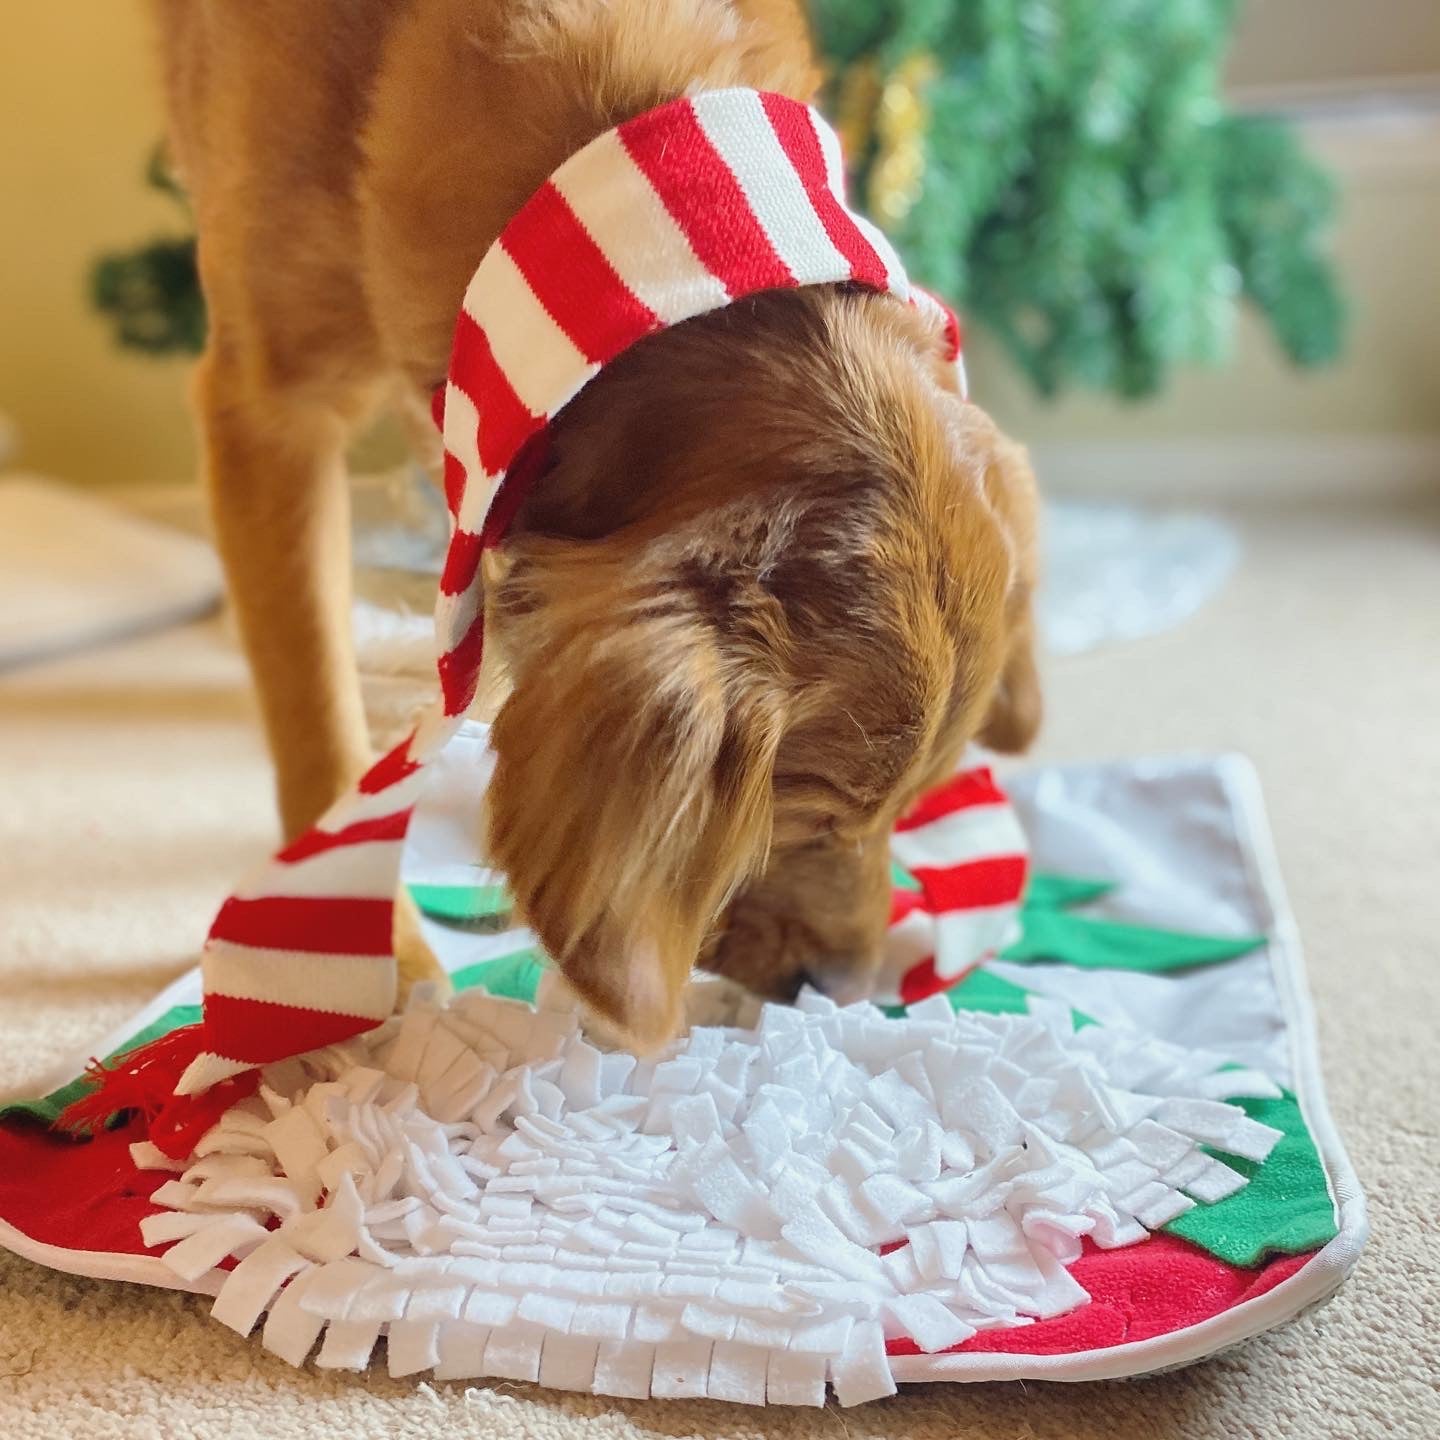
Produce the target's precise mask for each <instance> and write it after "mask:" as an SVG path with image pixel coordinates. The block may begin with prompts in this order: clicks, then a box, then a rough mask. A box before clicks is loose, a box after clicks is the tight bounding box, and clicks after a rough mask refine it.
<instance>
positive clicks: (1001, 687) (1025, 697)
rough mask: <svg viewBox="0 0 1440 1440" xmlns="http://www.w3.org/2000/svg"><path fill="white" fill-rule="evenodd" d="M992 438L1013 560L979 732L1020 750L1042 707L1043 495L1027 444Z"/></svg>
mask: <svg viewBox="0 0 1440 1440" xmlns="http://www.w3.org/2000/svg"><path fill="white" fill-rule="evenodd" d="M994 443H995V449H994V452H993V455H992V457H991V463H990V464H989V465H988V466H987V467H986V470H985V493H986V495H987V496H988V498H989V500H990V503H991V505H992V506H993V507H994V509H995V513H996V514H997V515H998V516H999V517H1000V520H1001V523H1002V525H1003V526H1004V529H1005V532H1006V536H1007V539H1008V541H1009V544H1010V549H1011V554H1012V556H1013V565H1012V573H1011V578H1010V588H1009V593H1008V594H1007V596H1006V599H1005V658H1004V661H1003V663H1002V666H1001V671H1000V682H999V684H998V685H997V687H996V689H995V697H994V699H993V700H992V701H991V704H990V710H989V713H988V714H987V715H986V717H985V724H984V726H983V728H982V729H981V731H980V737H979V738H980V742H981V743H982V744H983V745H988V746H989V747H990V748H991V749H992V750H998V751H1000V752H1001V753H1002V754H1005V755H1018V754H1019V753H1020V752H1021V751H1023V750H1027V749H1029V747H1030V745H1031V743H1032V742H1033V741H1034V739H1035V736H1036V734H1037V733H1038V732H1039V729H1040V721H1041V718H1042V714H1043V710H1044V704H1043V701H1042V698H1041V690H1040V670H1039V667H1038V665H1037V663H1036V657H1035V614H1034V596H1035V587H1036V583H1037V579H1038V574H1037V572H1038V568H1039V565H1038V558H1037V550H1038V538H1037V535H1036V527H1037V524H1038V514H1037V512H1038V509H1039V500H1038V497H1037V495H1036V488H1035V473H1034V471H1033V469H1032V468H1031V465H1030V457H1029V456H1028V455H1027V454H1026V452H1025V450H1024V449H1023V447H1021V446H1019V445H1016V444H1014V443H1013V442H1012V441H1010V440H1007V439H1005V438H1004V437H1002V436H1000V435H999V434H998V433H997V434H996V435H995V437H994Z"/></svg>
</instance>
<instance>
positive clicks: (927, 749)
mask: <svg viewBox="0 0 1440 1440" xmlns="http://www.w3.org/2000/svg"><path fill="white" fill-rule="evenodd" d="M940 351H941V345H940V341H939V337H938V335H937V334H935V333H934V331H933V329H932V328H931V327H930V325H929V324H928V322H927V321H925V320H924V319H922V318H921V317H920V316H918V315H916V314H915V313H913V312H912V311H910V310H909V309H907V308H906V307H904V306H901V305H899V304H898V303H896V302H894V301H892V300H890V299H889V298H887V297H882V296H871V295H865V294H858V293H853V292H848V291H824V290H816V291H802V292H796V293H785V294H780V295H767V296H763V297H760V298H758V299H756V300H754V301H751V302H748V303H746V304H743V305H739V306H734V307H731V308H730V309H728V310H725V311H721V312H718V313H717V314H715V315H711V316H707V317H704V318H702V319H700V320H696V321H691V322H689V323H688V324H685V325H682V326H679V327H677V328H676V329H674V330H671V331H668V332H666V333H664V334H662V335H659V336H656V337H654V338H653V339H651V340H648V341H645V342H643V343H641V344H640V345H638V346H636V347H635V348H634V349H633V350H632V351H631V352H629V353H628V354H627V355H625V356H623V357H622V358H621V359H620V360H618V361H616V362H615V363H614V364H613V365H612V366H611V367H610V368H609V369H608V370H607V372H606V373H605V374H604V375H603V376H601V377H600V378H599V379H598V380H597V381H595V382H594V383H593V384H592V385H591V386H590V387H589V389H587V390H586V391H585V392H584V393H582V395H581V396H580V397H579V398H578V399H577V400H576V401H575V402H574V403H573V404H572V406H571V407H570V408H569V409H568V410H567V411H566V413H565V415H564V416H562V418H561V421H560V422H559V424H558V425H557V426H556V430H555V434H554V436H553V451H552V463H551V467H550V470H549V472H548V473H547V474H546V475H545V476H544V477H543V478H542V479H541V480H540V482H539V483H538V484H537V485H536V487H535V491H534V493H533V495H532V497H531V499H530V500H529V501H527V503H526V505H525V506H524V508H523V509H522V511H521V514H520V517H519V519H518V522H517V524H516V526H515V529H514V531H513V532H512V539H511V540H510V541H509V542H508V543H507V546H506V549H505V552H504V555H503V557H501V559H500V561H499V562H498V564H497V565H496V566H495V567H494V569H493V571H492V574H491V577H490V580H491V584H490V592H489V593H490V595H491V603H490V607H489V615H490V624H491V627H492V628H491V632H490V633H491V635H492V637H493V638H494V641H495V643H496V644H497V645H498V646H499V648H500V651H501V653H502V655H503V657H504V659H505V662H506V665H507V668H508V670H509V678H510V684H511V690H510V693H509V697H508V699H507V700H506V702H505V704H504V706H503V708H502V709H501V711H500V714H499V716H498V719H497V721H496V725H495V730H494V743H495V748H496V752H497V756H498V759H497V765H496V770H495V777H494V781H493V783H492V786H491V790H490V797H489V807H490V811H489V829H490V843H491V848H492V853H493V854H494V855H495V857H496V859H497V861H498V863H500V864H501V865H502V866H503V867H504V868H505V869H506V871H507V872H508V874H509V876H510V880H511V883H512V886H513V888H514V891H515V893H516V896H517V899H518V901H519V904H520V906H521V908H522V910H523V912H524V914H525V916H526V917H527V919H528V920H529V921H530V923H531V924H532V925H533V926H534V927H535V929H536V930H537V931H538V933H539V935H540V937H541V939H542V940H543V941H544V943H545V945H546V947H547V949H549V951H550V952H551V953H552V954H553V955H554V956H555V957H556V958H557V960H558V962H559V964H560V966H561V968H562V969H563V971H564V973H565V975H566V976H567V978H568V979H569V981H570V982H571V984H572V985H573V986H574V987H575V989H576V990H577V991H578V992H579V993H580V994H581V996H582V997H583V998H584V999H585V1000H586V1001H587V1002H588V1003H589V1005H590V1006H591V1007H592V1008H593V1009H594V1010H595V1011H597V1012H598V1013H599V1014H600V1015H601V1016H602V1017H604V1018H605V1019H606V1020H608V1021H609V1022H610V1023H611V1024H612V1025H613V1026H614V1027H615V1028H616V1029H617V1030H618V1031H619V1032H620V1033H621V1034H622V1035H623V1036H624V1037H625V1038H626V1039H628V1040H629V1041H630V1042H631V1043H633V1044H636V1045H639V1046H642V1047H643V1046H652V1045H655V1044H658V1043H661V1042H663V1041H664V1040H666V1039H668V1038H669V1037H670V1036H671V1035H672V1034H673V1033H674V1032H675V1030H676V1028H677V1027H678V1024H679V1021H680V1015H681V1006H682V992H683V988H684V985H685V981H686V978H687V976H688V974H689V971H690V968H691V966H692V965H693V964H694V963H696V961H697V959H701V958H702V957H703V960H704V963H706V964H707V965H708V966H709V967H710V968H713V969H716V970H718V971H720V972H721V973H724V974H727V975H729V976H731V977H732V978H734V979H737V980H739V981H741V982H742V983H744V984H746V985H747V986H749V987H750V988H751V989H753V990H756V991H757V992H759V993H761V994H766V995H773V996H788V995H793V994H794V993H795V991H796V990H797V989H798V987H799V986H800V984H802V983H804V982H805V981H810V982H812V983H814V984H816V985H817V986H819V987H820V988H822V989H826V990H829V991H830V992H832V993H834V994H837V995H842V996H846V997H849V996H853V995H859V994H862V993H865V991H866V990H867V988H868V985H869V982H870V980H871V979H872V978H873V976H874V973H875V971H876V969H877V967H878V965H879V961H880V954H881V945H882V942H883V938H884V931H885V925H886V919H887V914H888V904H889V893H890V887H889V871H888V851H887V844H886V841H887V837H888V835H889V832H890V829H891V827H892V826H893V824H894V821H895V820H896V818H897V817H898V816H899V815H900V814H901V813H902V811H903V810H904V809H905V808H906V807H907V806H908V805H909V804H910V803H911V802H912V801H913V800H914V799H915V798H916V797H917V796H918V795H919V794H920V793H921V792H922V791H923V790H924V789H925V788H926V787H927V786H929V785H932V784H934V783H935V782H937V781H938V780H939V779H941V778H942V777H943V776H944V775H945V774H947V773H948V772H949V771H950V770H952V769H953V768H954V767H955V765H956V763H957V761H958V759H959V757H960V754H961V751H962V750H963V748H964V746H965V744H966V743H967V742H968V741H970V740H972V739H975V738H977V737H980V738H983V739H985V740H986V741H988V742H989V743H992V744H994V745H996V746H998V747H999V748H1004V749H1016V748H1022V747H1023V746H1024V745H1025V744H1027V743H1028V741H1029V739H1030V737H1031V736H1032V734H1033V732H1034V730H1035V728H1036V725H1037V723H1038V716H1039V697H1038V688H1037V684H1036V678H1035V672H1034V662H1033V658H1032V654H1031V635H1030V603H1029V600H1030V587H1031V585H1032V583H1033V528H1034V505H1035V502H1034V494H1033V486H1032V482H1031V478H1030V474H1029V471H1028V468H1027V466H1026V464H1025V461H1024V458H1023V455H1022V454H1021V452H1019V451H1018V450H1017V449H1015V448H1014V447H1012V446H1010V445H1009V444H1008V443H1007V442H1006V441H1005V440H1003V439H1002V438H1001V437H1000V436H999V434H998V433H997V432H996V430H995V428H994V427H993V425H992V424H991V423H990V422H989V420H988V419H986V417H985V416H984V415H983V414H982V413H981V412H980V411H979V410H978V409H976V408H975V407H974V406H971V405H967V404H964V403H962V402H961V400H960V399H959V397H958V395H957V394H956V393H955V390H954V381H953V376H952V374H951V372H950V371H949V369H948V367H947V366H946V364H945V363H944V361H943V360H942V358H941V354H940Z"/></svg>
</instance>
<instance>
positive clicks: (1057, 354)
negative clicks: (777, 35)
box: [812, 0, 1342, 396]
mask: <svg viewBox="0 0 1440 1440" xmlns="http://www.w3.org/2000/svg"><path fill="white" fill-rule="evenodd" d="M812 12H813V15H814V19H815V24H816V28H817V32H818V38H819V41H820V45H821V48H822V50H823V52H824V53H825V54H826V56H827V57H828V58H829V61H830V63H831V66H832V78H831V82H830V86H829V90H830V94H829V105H830V108H831V111H832V113H834V114H836V115H837V116H838V117H839V119H840V120H841V123H842V126H843V127H844V129H845V131H846V139H847V142H848V145H847V150H848V153H849V157H850V163H851V165H852V168H853V172H854V179H855V181H856V182H857V184H858V186H859V198H860V199H861V201H862V203H863V204H864V205H865V206H866V207H867V208H868V209H869V210H870V211H871V213H872V214H873V215H874V216H875V218H876V219H877V220H879V221H880V223H881V224H882V225H883V226H884V227H885V228H886V229H887V230H888V231H889V233H890V234H891V236H892V237H893V238H894V240H895V241H896V243H897V245H898V247H899V249H900V250H901V251H902V253H903V254H904V256H905V259H906V263H907V265H908V266H909V267H910V268H911V270H912V272H913V273H914V274H915V276H916V278H917V279H919V280H921V281H922V282H924V283H927V284H929V285H930V286H932V287H933V288H934V289H936V290H939V291H941V292H943V293H945V294H946V295H948V296H949V297H950V298H952V299H953V300H955V301H956V302H958V303H959V305H960V306H961V307H962V308H963V310H964V312H965V313H966V315H967V317H968V318H969V319H970V320H971V321H972V322H978V323H981V324H983V325H985V326H986V327H988V328H989V329H990V330H992V331H993V332H994V333H996V334H997V335H998V336H999V337H1000V339H1001V340H1002V341H1003V342H1004V344H1005V346H1006V348H1007V349H1008V350H1009V352H1010V353H1011V355H1013V357H1014V358H1015V360H1016V361H1017V363H1018V364H1019V365H1020V366H1021V368H1022V369H1023V370H1024V372H1025V373H1026V374H1027V375H1028V376H1029V378H1030V379H1031V381H1032V382H1033V383H1034V384H1035V385H1036V387H1037V388H1038V389H1039V390H1040V391H1041V392H1042V393H1044V394H1047V395H1050V394H1055V393H1057V392H1058V391H1060V390H1061V389H1062V388H1064V387H1065V386H1067V385H1081V386H1084V387H1087V388H1091V389H1097V390H1111V391H1115V392H1118V393H1120V394H1122V395H1132V396H1138V395H1147V394H1150V393H1152V392H1153V391H1154V390H1156V389H1157V388H1159V386H1160V384H1161V383H1162V381H1163V380H1164V379H1165V377H1166V375H1167V373H1168V372H1169V370H1170V369H1171V368H1172V367H1173V366H1175V365H1176V364H1182V363H1187V362H1200V363H1211V364H1213V363H1217V362H1219V361H1221V360H1223V359H1224V358H1225V357H1226V356H1227V354H1228V350H1229V342H1230V336H1231V329H1232V326H1233V323H1234V317H1235V312H1236V308H1237V307H1236V301H1237V299H1238V298H1239V297H1240V296H1242V295H1243V296H1244V297H1245V298H1247V299H1249V300H1250V301H1252V302H1253V303H1254V304H1255V305H1256V306H1257V307H1258V308H1259V309H1260V311H1261V312H1262V313H1263V314H1264V315H1265V316H1266V317H1267V318H1268V320H1269V322H1270V324H1271V326H1272V328H1273V330H1274V332H1275V335H1276V337H1277V339H1278V340H1279V342H1280V344H1281V345H1282V347H1283V348H1284V350H1285V352H1286V353H1287V354H1288V355H1289V356H1290V357H1291V359H1292V360H1294V361H1296V362H1297V363H1299V364H1302V365H1314V364H1319V363H1322V362H1324V361H1326V360H1329V359H1330V358H1332V357H1333V356H1334V355H1335V353H1336V352H1337V350H1338V348H1339V345H1340V338H1341V330H1342V312H1341V305H1340V300H1339V297H1338V294H1337V291H1336V286H1335V281H1334V277H1333V275H1332V272H1331V270H1330V267H1329V265H1328V263H1327V261H1326V259H1325V256H1324V248H1323V238H1324V232H1325V230H1326V227H1327V224H1328V222H1329V219H1330V215H1331V210H1332V196H1331V189H1330V186H1329V184H1328V182H1327V180H1326V178H1325V176H1324V175H1323V174H1322V173H1321V172H1320V171H1319V170H1318V169H1317V168H1316V167H1315V166H1313V165H1312V164H1311V163H1310V162H1309V161H1307V160H1306V159H1305V157H1304V156H1303V155H1302V154H1301V153H1300V150H1299V148H1298V146H1297V145H1296V143H1295V140H1294V138H1293V136H1292V135H1291V133H1290V131H1289V130H1288V129H1287V128H1286V127H1285V126H1283V125H1281V124H1279V123H1277V122H1275V121H1272V120H1268V119H1261V118H1255V117H1248V116H1239V115H1231V114H1227V113H1226V111H1225V107H1224V103H1223V101H1222V98H1221V94H1220V70H1221V63H1222V60H1223V58H1224V54H1225V49H1226V45H1227V42H1228V39H1229V36H1230V33H1231V30H1232V27H1233V23H1234V16H1235V4H1234V0H812Z"/></svg>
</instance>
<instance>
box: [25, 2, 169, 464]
mask: <svg viewBox="0 0 1440 1440" xmlns="http://www.w3.org/2000/svg"><path fill="white" fill-rule="evenodd" d="M158 91H159V86H158V80H157V77H156V67H155V65H154V63H153V56H152V54H151V46H150V37H149V33H148V27H147V16H146V15H145V13H144V11H143V9H142V7H141V6H140V4H139V3H138V0H79V3H77V4H55V3H47V0H33V3H24V4H14V5H7V6H6V7H5V20H4V37H3V40H0V411H4V412H6V413H8V414H9V416H10V417H11V419H12V420H13V421H14V422H15V423H16V426H17V428H18V430H19V432H20V437H19V438H20V452H19V455H18V457H17V463H19V464H23V465H24V466H26V467H27V468H29V469H34V470H41V471H44V472H46V473H49V474H53V475H56V476H60V477H63V478H65V479H69V480H76V481H83V482H85V483H89V484H97V485H99V484H109V483H114V482H120V481H126V482H140V481H155V480H170V479H181V478H185V477H187V476H189V475H190V474H191V473H192V472H193V470H194V461H193V445H192V441H191V431H190V422H189V419H188V415H187V411H186V405H185V394H184V390H185V376H186V367H185V365H183V364H181V363H179V362H176V361H158V360H151V359H147V358H145V357H143V356H136V355H132V354H129V353H124V352H121V351H118V350H117V349H116V348H115V347H114V346H113V345H112V343H111V341H110V338H109V335H108V333H107V331H106V328H105V326H104V325H103V324H102V323H101V321H100V318H99V317H98V316H96V315H95V314H94V313H93V312H92V311H91V309H90V308H89V303H88V301H87V299H86V293H85V292H86V285H87V275H88V268H89V265H90V262H91V260H92V259H93V258H94V256H95V255H96V254H97V253H98V252H100V251H103V250H107V249H111V248H124V247H128V246H130V245H133V244H135V243H137V242H140V241H144V240H146V239H148V238H150V237H151V236H153V235H157V234H163V233H165V232H167V231H171V230H176V229H179V228H181V227H182V226H183V216H182V215H181V214H180V213H179V212H178V211H177V210H176V209H175V208H174V206H173V204H172V202H170V201H168V200H166V199H165V198H164V197H163V196H157V195H154V194H152V193H151V192H150V191H149V190H147V189H146V188H145V186H144V185H143V183H142V178H143V171H144V166H145V162H146V159H147V157H148V154H149V151H150V147H151V146H152V145H153V144H154V142H155V140H156V139H157V138H158V137H159V135H160V134H161V132H162V129H163V122H162V119H161V111H160V102H159V93H158Z"/></svg>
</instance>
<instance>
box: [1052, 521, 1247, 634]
mask: <svg viewBox="0 0 1440 1440" xmlns="http://www.w3.org/2000/svg"><path fill="white" fill-rule="evenodd" d="M1044 541H1045V545H1044V563H1043V568H1044V581H1043V586H1042V589H1041V592H1040V622H1041V630H1042V633H1043V635H1044V638H1045V647H1046V649H1048V650H1049V651H1050V652H1051V653H1052V654H1055V655H1076V654H1079V653H1080V652H1082V651H1085V650H1093V649H1095V648H1096V647H1097V646H1100V645H1106V644H1111V643H1113V642H1115V641H1121V640H1138V639H1140V638H1141V637H1143V636H1146V635H1155V634H1158V633H1159V632H1161V631H1163V630H1170V629H1173V628H1174V627H1175V626H1176V625H1179V624H1181V623H1182V622H1183V621H1185V620H1188V619H1189V618H1190V617H1191V616H1192V615H1193V614H1194V613H1195V612H1196V611H1197V610H1199V609H1200V608H1201V606H1203V605H1205V604H1206V603H1207V602H1208V601H1209V600H1210V599H1212V598H1213V596H1214V595H1215V594H1216V592H1217V591H1218V590H1219V589H1220V587H1221V586H1222V585H1224V583H1225V581H1226V580H1227V579H1228V578H1229V577H1230V573H1231V571H1233V570H1234V568H1235V563H1236V561H1237V559H1238V558H1239V554H1240V546H1239V542H1238V540H1237V539H1236V537H1235V534H1234V532H1233V531H1232V530H1231V529H1230V527H1229V526H1228V525H1226V524H1224V522H1223V521H1220V520H1218V519H1216V518H1214V517H1213V516H1209V515H1199V514H1185V513H1182V512H1176V511H1168V512H1167V511H1153V510H1145V509H1141V508H1139V507H1136V506H1131V505H1119V504H1113V503H1099V502H1095V503H1090V502H1084V501H1076V500H1052V501H1050V502H1049V503H1048V504H1047V505H1046V507H1045V522H1044Z"/></svg>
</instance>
